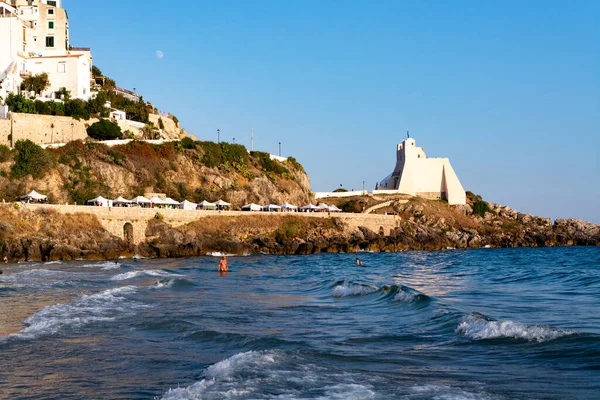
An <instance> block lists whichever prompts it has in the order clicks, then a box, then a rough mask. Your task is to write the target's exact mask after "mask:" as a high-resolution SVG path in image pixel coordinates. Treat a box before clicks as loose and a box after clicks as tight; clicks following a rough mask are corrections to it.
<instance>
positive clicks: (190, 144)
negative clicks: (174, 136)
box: [179, 136, 196, 150]
mask: <svg viewBox="0 0 600 400" xmlns="http://www.w3.org/2000/svg"><path fill="white" fill-rule="evenodd" d="M179 143H180V145H181V147H182V148H184V149H187V150H193V149H195V148H196V142H195V141H194V139H192V138H191V137H187V136H186V137H184V138H183V139H181V140H180V141H179Z"/></svg>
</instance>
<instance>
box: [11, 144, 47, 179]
mask: <svg viewBox="0 0 600 400" xmlns="http://www.w3.org/2000/svg"><path fill="white" fill-rule="evenodd" d="M15 149H16V150H17V158H16V160H15V164H14V165H13V166H12V176H13V178H16V179H20V178H23V177H25V176H27V175H31V176H32V177H33V178H34V179H39V178H41V177H43V176H44V174H45V173H46V172H47V171H49V170H50V169H51V168H52V166H53V164H54V162H55V160H54V159H53V158H52V155H51V154H50V153H48V152H47V151H46V150H44V149H42V148H41V147H40V146H38V145H37V144H35V143H33V142H32V141H31V140H18V141H17V143H15Z"/></svg>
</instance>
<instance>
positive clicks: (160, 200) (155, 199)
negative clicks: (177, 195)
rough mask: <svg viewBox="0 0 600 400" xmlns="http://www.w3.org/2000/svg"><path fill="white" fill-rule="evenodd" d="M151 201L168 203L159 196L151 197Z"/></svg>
mask: <svg viewBox="0 0 600 400" xmlns="http://www.w3.org/2000/svg"><path fill="white" fill-rule="evenodd" d="M150 203H153V204H167V203H165V201H164V200H163V199H161V198H158V197H153V198H151V199H150Z"/></svg>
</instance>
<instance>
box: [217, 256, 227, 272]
mask: <svg viewBox="0 0 600 400" xmlns="http://www.w3.org/2000/svg"><path fill="white" fill-rule="evenodd" d="M219 272H220V273H227V257H225V256H223V257H221V261H219Z"/></svg>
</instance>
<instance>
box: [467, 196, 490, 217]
mask: <svg viewBox="0 0 600 400" xmlns="http://www.w3.org/2000/svg"><path fill="white" fill-rule="evenodd" d="M471 207H472V208H473V214H477V215H479V216H480V217H483V216H484V215H485V213H486V212H489V211H490V205H489V204H488V203H487V202H486V201H483V200H478V201H476V202H474V203H473V205H472V206H471Z"/></svg>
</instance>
